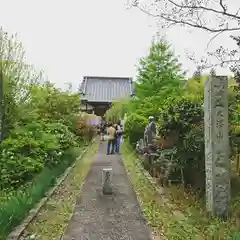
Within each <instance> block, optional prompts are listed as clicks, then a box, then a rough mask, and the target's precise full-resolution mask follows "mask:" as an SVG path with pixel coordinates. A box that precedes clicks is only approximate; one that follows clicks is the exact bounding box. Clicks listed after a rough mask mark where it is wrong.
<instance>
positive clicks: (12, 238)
mask: <svg viewBox="0 0 240 240" xmlns="http://www.w3.org/2000/svg"><path fill="white" fill-rule="evenodd" d="M94 140H95V139H93V140H92V141H91V143H90V144H89V145H88V146H87V147H86V149H84V151H83V152H82V154H80V155H79V156H78V157H77V158H76V161H78V160H80V159H82V158H83V156H84V155H85V153H86V152H87V150H88V149H89V147H90V146H91V145H92V144H93V142H94ZM76 161H75V162H74V163H73V164H72V165H71V166H69V167H68V168H67V169H66V170H65V172H64V173H63V174H62V175H61V176H60V177H59V178H58V179H57V181H56V184H55V185H54V186H53V187H52V188H50V190H48V191H47V192H46V193H45V197H43V198H42V199H41V200H40V202H38V203H37V204H36V205H35V206H34V207H33V208H32V209H31V210H30V211H29V213H28V215H27V217H25V218H24V219H23V221H22V222H21V223H20V224H19V225H18V226H17V227H15V228H14V229H13V231H12V232H11V233H10V234H9V235H8V237H7V240H18V239H19V238H20V237H21V236H22V234H23V232H24V231H25V230H26V228H27V227H28V225H29V224H30V223H31V222H32V221H33V220H34V219H35V218H36V216H37V214H38V213H39V212H40V210H41V209H42V207H43V206H44V204H45V203H46V202H47V201H48V200H49V199H50V197H51V196H52V195H53V194H54V193H55V191H56V190H57V189H58V188H59V187H60V185H61V184H62V182H63V181H64V180H65V179H66V178H67V176H68V175H69V174H70V172H71V171H72V169H73V168H74V167H75V165H76Z"/></svg>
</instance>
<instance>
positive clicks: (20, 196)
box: [0, 148, 83, 239]
mask: <svg viewBox="0 0 240 240" xmlns="http://www.w3.org/2000/svg"><path fill="white" fill-rule="evenodd" d="M82 151H83V149H80V148H71V149H68V150H67V151H66V152H65V153H64V154H63V155H62V156H61V157H59V159H60V160H59V162H60V164H58V165H57V166H56V167H55V168H49V167H45V168H44V169H43V170H42V171H41V173H39V174H38V175H37V176H36V177H35V178H34V180H33V181H32V182H31V183H29V184H28V185H26V186H25V187H24V188H21V189H18V190H16V191H15V192H12V193H11V195H10V196H6V199H5V200H1V201H0V216H1V221H0V239H6V236H7V235H8V234H9V233H10V232H11V231H12V230H13V228H14V227H15V226H17V225H18V224H19V223H20V222H21V220H22V219H23V218H24V217H26V215H27V214H28V212H29V210H30V209H31V208H32V207H33V206H34V205H35V204H36V203H37V202H38V201H39V200H40V199H41V198H42V197H44V194H45V192H46V191H47V190H48V189H49V188H50V187H51V186H53V185H54V183H55V182H56V179H57V178H58V177H59V176H60V175H61V174H62V173H63V172H64V171H65V169H66V168H67V167H69V166H70V164H71V163H72V162H73V161H74V160H75V159H76V157H77V156H79V155H80V153H81V152H82Z"/></svg>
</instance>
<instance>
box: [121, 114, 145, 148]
mask: <svg viewBox="0 0 240 240" xmlns="http://www.w3.org/2000/svg"><path fill="white" fill-rule="evenodd" d="M147 124H148V120H147V118H145V117H142V116H141V115H138V114H135V113H132V114H130V115H129V116H128V117H127V120H126V122H125V125H124V134H125V135H126V136H127V137H128V138H129V142H130V144H132V145H135V144H136V143H137V141H138V140H139V139H140V138H143V135H144V129H145V127H146V125H147Z"/></svg>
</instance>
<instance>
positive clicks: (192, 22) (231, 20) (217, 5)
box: [132, 0, 240, 69]
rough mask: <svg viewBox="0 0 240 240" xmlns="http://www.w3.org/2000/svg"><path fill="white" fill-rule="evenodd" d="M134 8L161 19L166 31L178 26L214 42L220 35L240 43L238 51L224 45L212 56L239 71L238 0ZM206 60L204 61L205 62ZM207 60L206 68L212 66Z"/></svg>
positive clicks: (139, 0) (169, 1) (174, 1)
mask: <svg viewBox="0 0 240 240" xmlns="http://www.w3.org/2000/svg"><path fill="white" fill-rule="evenodd" d="M132 5H133V6H135V7H138V8H139V9H140V10H141V11H143V12H144V13H146V14H148V15H150V16H152V17H155V18H157V19H158V20H159V21H160V23H161V26H162V27H171V26H174V25H178V26H180V27H189V28H197V29H201V30H203V31H206V32H209V33H210V34H211V38H210V41H209V43H210V42H212V41H214V40H215V39H216V38H217V37H218V36H219V35H221V34H223V33H227V34H228V35H229V37H231V38H232V39H233V40H234V41H235V42H236V47H235V48H232V49H229V46H228V45H225V43H224V42H223V43H222V44H221V45H220V46H217V48H216V50H215V51H213V52H210V53H208V55H210V56H211V57H215V60H216V61H217V64H215V65H218V64H219V65H221V66H227V65H228V66H229V67H230V69H235V68H236V67H237V66H238V65H239V63H240V48H239V46H240V36H239V30H240V24H239V21H240V11H239V10H240V2H239V1H237V0H232V1H227V0H216V1H209V0H189V1H188V0H186V1H182V0H157V1H155V0H150V1H147V2H146V1H144V0H132ZM226 44H228V43H226ZM202 60H203V59H202ZM207 60H208V59H204V61H203V65H204V66H205V67H209V66H211V65H212V64H210V63H209V61H207Z"/></svg>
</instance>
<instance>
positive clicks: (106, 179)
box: [102, 168, 112, 194]
mask: <svg viewBox="0 0 240 240" xmlns="http://www.w3.org/2000/svg"><path fill="white" fill-rule="evenodd" d="M102 192H103V194H112V168H104V169H103V170H102Z"/></svg>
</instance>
